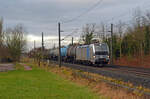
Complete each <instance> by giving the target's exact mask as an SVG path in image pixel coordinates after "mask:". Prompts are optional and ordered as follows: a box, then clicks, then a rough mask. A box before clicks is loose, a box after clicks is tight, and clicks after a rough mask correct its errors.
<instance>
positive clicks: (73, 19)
mask: <svg viewBox="0 0 150 99" xmlns="http://www.w3.org/2000/svg"><path fill="white" fill-rule="evenodd" d="M102 1H103V0H99V1H98V2H96V3H95V4H94V5H93V6H91V7H90V8H89V9H87V10H86V11H85V12H83V13H81V14H80V15H78V16H76V17H74V18H72V19H70V20H67V21H62V23H69V22H73V21H75V20H77V19H78V18H80V17H82V16H84V15H85V14H87V13H88V12H90V11H92V10H93V9H94V8H96V7H97V6H98V5H99V4H100V3H102Z"/></svg>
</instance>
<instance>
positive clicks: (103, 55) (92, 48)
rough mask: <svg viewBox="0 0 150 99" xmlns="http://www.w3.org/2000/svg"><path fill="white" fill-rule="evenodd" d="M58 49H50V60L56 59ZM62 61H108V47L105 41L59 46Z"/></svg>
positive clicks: (85, 62) (93, 62) (104, 62)
mask: <svg viewBox="0 0 150 99" xmlns="http://www.w3.org/2000/svg"><path fill="white" fill-rule="evenodd" d="M58 56H59V49H58V48H56V49H51V50H50V53H49V59H50V60H58ZM61 57H62V61H64V62H70V63H80V64H90V65H100V64H108V63H109V60H110V58H109V47H108V45H107V44H106V43H95V44H90V45H71V46H65V47H62V48H61Z"/></svg>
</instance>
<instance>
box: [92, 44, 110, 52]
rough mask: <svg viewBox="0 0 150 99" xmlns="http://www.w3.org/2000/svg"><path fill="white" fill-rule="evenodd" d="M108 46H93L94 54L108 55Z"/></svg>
mask: <svg viewBox="0 0 150 99" xmlns="http://www.w3.org/2000/svg"><path fill="white" fill-rule="evenodd" d="M108 51H109V50H108V46H107V44H96V45H95V54H96V55H108Z"/></svg>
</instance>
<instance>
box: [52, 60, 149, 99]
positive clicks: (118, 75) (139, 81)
mask: <svg viewBox="0 0 150 99" xmlns="http://www.w3.org/2000/svg"><path fill="white" fill-rule="evenodd" d="M52 63H54V64H58V62H56V61H52ZM62 65H63V66H65V67H69V68H72V69H76V70H82V71H84V72H90V73H95V74H100V75H103V76H106V77H111V78H114V79H118V80H122V81H124V82H130V83H132V84H133V85H134V86H135V87H134V88H130V87H128V86H125V85H120V84H116V83H114V82H110V81H107V80H104V82H106V83H108V84H112V85H114V86H119V87H123V88H125V89H128V90H130V91H135V90H137V89H136V86H143V87H145V88H150V74H149V73H150V69H145V68H134V67H127V66H125V67H124V66H115V65H114V66H111V65H107V66H105V67H93V66H85V65H79V64H69V63H62ZM138 91H140V92H141V93H143V94H144V95H145V96H146V97H147V96H148V97H149V98H150V93H149V92H145V91H142V90H138ZM149 98H148V99H149ZM146 99H147V98H146Z"/></svg>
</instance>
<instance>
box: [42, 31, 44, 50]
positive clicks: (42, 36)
mask: <svg viewBox="0 0 150 99" xmlns="http://www.w3.org/2000/svg"><path fill="white" fill-rule="evenodd" d="M42 51H44V35H43V32H42Z"/></svg>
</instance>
